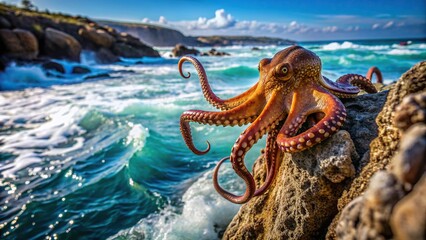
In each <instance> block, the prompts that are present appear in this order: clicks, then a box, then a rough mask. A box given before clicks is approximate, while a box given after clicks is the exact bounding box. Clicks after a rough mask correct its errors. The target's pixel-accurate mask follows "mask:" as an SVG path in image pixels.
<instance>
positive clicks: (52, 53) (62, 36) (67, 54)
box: [43, 28, 81, 62]
mask: <svg viewBox="0 0 426 240" xmlns="http://www.w3.org/2000/svg"><path fill="white" fill-rule="evenodd" d="M43 52H44V55H46V56H48V57H52V58H57V59H67V60H71V61H75V62H79V61H80V53H81V45H80V43H79V42H78V41H77V40H76V39H75V38H74V37H72V36H71V35H69V34H67V33H64V32H61V31H59V30H56V29H53V28H47V29H46V31H45V36H44V44H43Z"/></svg>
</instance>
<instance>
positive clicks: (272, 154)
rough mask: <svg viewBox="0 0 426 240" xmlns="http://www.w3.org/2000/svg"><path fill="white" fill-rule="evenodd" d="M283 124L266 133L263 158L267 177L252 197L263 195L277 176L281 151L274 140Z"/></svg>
mask: <svg viewBox="0 0 426 240" xmlns="http://www.w3.org/2000/svg"><path fill="white" fill-rule="evenodd" d="M283 123H284V122H283V121H282V122H280V123H279V124H278V125H277V127H276V128H273V129H271V131H270V132H269V133H268V138H267V139H266V149H265V156H264V158H265V161H266V167H267V168H266V170H267V172H266V174H267V175H266V179H265V182H264V183H263V185H262V186H261V187H260V188H258V189H257V190H256V191H255V192H254V196H260V195H262V194H263V193H265V192H266V191H267V190H268V189H269V187H270V186H271V184H272V182H273V181H274V179H275V176H276V175H277V172H278V168H279V166H280V165H279V161H280V160H281V159H282V151H280V149H279V147H278V144H277V141H276V140H277V135H278V132H279V129H280V128H281V126H282V124H283Z"/></svg>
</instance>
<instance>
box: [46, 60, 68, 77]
mask: <svg viewBox="0 0 426 240" xmlns="http://www.w3.org/2000/svg"><path fill="white" fill-rule="evenodd" d="M41 67H42V68H43V69H44V70H50V71H52V70H53V71H56V72H58V73H62V74H64V73H65V68H64V66H62V64H60V63H58V62H54V61H48V62H45V63H43V64H42V65H41Z"/></svg>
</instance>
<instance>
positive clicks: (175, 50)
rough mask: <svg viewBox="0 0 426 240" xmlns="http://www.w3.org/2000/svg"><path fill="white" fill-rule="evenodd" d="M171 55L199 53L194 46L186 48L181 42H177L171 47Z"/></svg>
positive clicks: (179, 55)
mask: <svg viewBox="0 0 426 240" xmlns="http://www.w3.org/2000/svg"><path fill="white" fill-rule="evenodd" d="M172 55H173V57H182V56H185V55H200V51H198V50H197V49H195V48H188V47H186V46H185V45H183V44H177V45H176V46H175V47H174V48H173V49H172Z"/></svg>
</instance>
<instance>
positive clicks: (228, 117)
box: [180, 95, 265, 155]
mask: <svg viewBox="0 0 426 240" xmlns="http://www.w3.org/2000/svg"><path fill="white" fill-rule="evenodd" d="M253 101H255V102H257V103H259V104H260V105H255V104H253V103H252V102H253ZM262 102H265V100H264V99H263V97H262V96H261V95H255V96H252V99H251V100H249V101H247V102H246V103H244V104H242V105H240V106H238V107H236V108H234V109H231V110H227V111H223V112H209V111H202V110H188V111H185V112H184V113H182V115H181V116H180V131H181V133H182V136H183V139H184V141H185V143H186V145H187V146H188V148H189V149H190V150H191V151H192V152H194V153H195V154H197V155H203V154H206V153H207V152H208V151H209V150H210V143H209V142H208V141H207V148H206V149H205V150H204V151H201V150H198V149H197V148H196V147H195V145H194V142H193V140H192V134H191V127H190V125H189V122H197V123H201V124H209V125H217V126H219V125H221V126H224V127H225V126H235V125H239V126H242V125H243V124H248V123H251V122H253V121H254V119H255V118H256V117H257V115H259V114H260V113H261V111H262V107H263V105H264V104H262Z"/></svg>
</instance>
